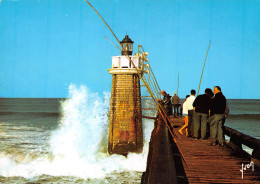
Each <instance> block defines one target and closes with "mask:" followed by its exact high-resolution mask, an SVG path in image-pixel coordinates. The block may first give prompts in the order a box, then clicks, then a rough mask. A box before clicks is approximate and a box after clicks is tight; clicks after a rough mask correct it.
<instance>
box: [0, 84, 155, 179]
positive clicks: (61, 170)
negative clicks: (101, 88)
mask: <svg viewBox="0 0 260 184" xmlns="http://www.w3.org/2000/svg"><path fill="white" fill-rule="evenodd" d="M109 101H110V94H109V93H103V96H102V97H100V96H99V95H98V93H92V92H91V91H90V90H89V89H88V88H87V87H85V86H79V87H77V86H76V85H73V84H72V85H70V87H69V98H68V99H67V100H65V101H63V102H62V117H61V119H60V121H59V126H58V128H57V129H56V130H52V132H51V136H49V141H47V142H45V144H48V148H49V150H48V153H46V152H44V153H43V154H38V153H37V155H38V156H37V157H33V158H31V157H30V156H28V155H27V156H25V157H24V158H26V159H24V160H21V159H20V160H19V161H17V159H15V158H14V156H13V155H11V154H5V155H1V156H0V165H1V167H0V175H2V176H4V177H11V176H22V177H24V178H37V177H39V176H40V177H42V176H43V175H50V176H71V177H80V178H99V179H101V178H106V177H108V176H109V177H111V176H114V174H113V173H126V172H133V171H139V172H142V171H144V170H145V168H146V159H147V152H148V141H149V137H150V136H149V134H150V132H151V127H152V123H151V122H149V123H148V122H147V125H148V126H146V128H145V129H144V133H145V134H146V136H145V139H144V140H146V141H145V142H144V149H143V150H144V151H143V153H141V154H134V153H130V154H128V156H127V157H124V156H120V155H108V153H107V139H108V123H109V121H108V116H107V114H108V112H109ZM145 124H146V123H145ZM146 129H149V130H146ZM147 139H148V140H147ZM30 155H32V153H30ZM16 157H19V155H16ZM28 157H30V158H28ZM111 174H112V175H111ZM105 180H106V179H105Z"/></svg>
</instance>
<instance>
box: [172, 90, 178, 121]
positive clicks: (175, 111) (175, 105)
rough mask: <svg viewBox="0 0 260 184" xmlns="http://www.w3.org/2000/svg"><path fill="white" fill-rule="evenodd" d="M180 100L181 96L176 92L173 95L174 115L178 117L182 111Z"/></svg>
mask: <svg viewBox="0 0 260 184" xmlns="http://www.w3.org/2000/svg"><path fill="white" fill-rule="evenodd" d="M179 101H180V98H179V97H178V96H177V94H176V93H174V96H173V97H172V104H173V107H174V113H173V114H174V117H177V116H178V115H179V114H180V113H179Z"/></svg>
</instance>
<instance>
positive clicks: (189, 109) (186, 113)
mask: <svg viewBox="0 0 260 184" xmlns="http://www.w3.org/2000/svg"><path fill="white" fill-rule="evenodd" d="M195 95H196V91H195V90H194V89H192V90H191V95H190V96H189V97H188V98H187V99H186V101H185V102H184V104H183V109H182V114H183V117H184V122H185V124H184V125H183V127H182V128H181V129H179V132H180V133H181V134H182V135H183V133H182V130H183V129H185V131H186V135H187V136H191V134H192V132H193V131H192V128H193V127H192V118H193V102H194V100H195Z"/></svg>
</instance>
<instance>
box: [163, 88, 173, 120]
mask: <svg viewBox="0 0 260 184" xmlns="http://www.w3.org/2000/svg"><path fill="white" fill-rule="evenodd" d="M161 94H162V95H163V99H162V101H161V103H162V105H163V108H164V110H165V113H166V114H167V116H169V115H171V114H172V103H171V96H170V95H169V94H167V93H166V92H165V91H162V92H161Z"/></svg>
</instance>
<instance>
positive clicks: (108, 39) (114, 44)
mask: <svg viewBox="0 0 260 184" xmlns="http://www.w3.org/2000/svg"><path fill="white" fill-rule="evenodd" d="M104 38H106V39H107V40H108V41H110V42H111V43H112V44H113V45H114V46H116V47H117V48H118V50H120V52H121V49H120V48H119V47H118V46H117V45H116V44H115V43H114V42H113V41H112V40H110V39H109V38H107V37H106V36H104Z"/></svg>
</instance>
